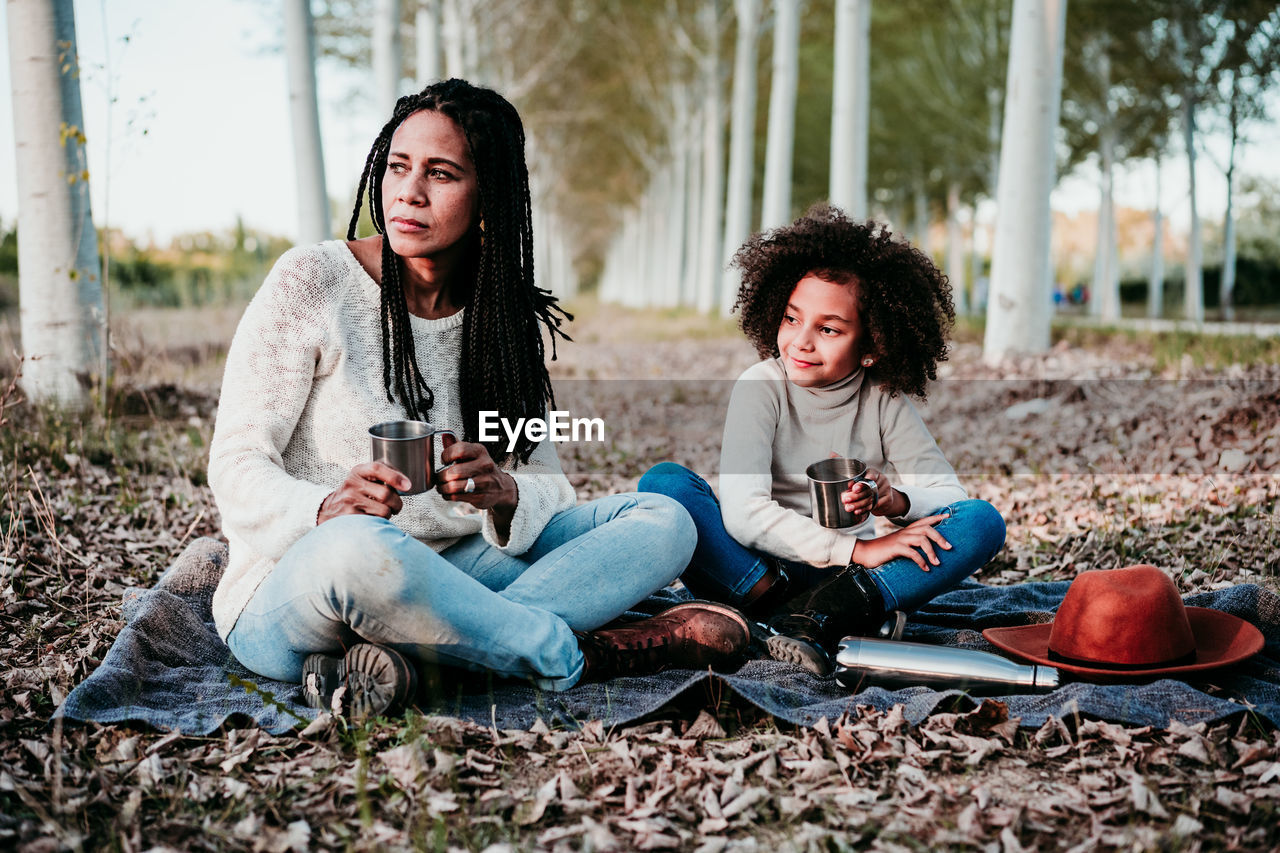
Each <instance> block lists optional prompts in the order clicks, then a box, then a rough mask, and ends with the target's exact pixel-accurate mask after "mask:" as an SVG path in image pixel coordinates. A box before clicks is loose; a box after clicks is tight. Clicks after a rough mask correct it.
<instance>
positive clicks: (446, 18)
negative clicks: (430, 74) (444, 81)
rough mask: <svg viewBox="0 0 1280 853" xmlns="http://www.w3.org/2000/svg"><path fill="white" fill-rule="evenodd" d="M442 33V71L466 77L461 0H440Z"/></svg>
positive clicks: (452, 75)
mask: <svg viewBox="0 0 1280 853" xmlns="http://www.w3.org/2000/svg"><path fill="white" fill-rule="evenodd" d="M441 2H442V3H444V8H443V9H442V10H441V18H442V25H441V26H442V33H443V36H444V38H443V41H444V71H445V74H446V75H448V76H449V77H466V76H467V69H466V63H465V62H464V60H463V44H462V42H463V35H462V8H461V5H460V4H461V0H441Z"/></svg>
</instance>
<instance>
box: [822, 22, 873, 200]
mask: <svg viewBox="0 0 1280 853" xmlns="http://www.w3.org/2000/svg"><path fill="white" fill-rule="evenodd" d="M834 53H835V69H834V72H833V76H834V80H833V82H832V103H831V177H830V189H829V193H828V195H829V197H830V199H831V203H832V204H834V205H836V206H837V207H840V208H843V209H844V210H845V212H846V213H848V214H849V216H850V217H852V218H853V219H865V218H866V216H867V139H868V135H869V124H868V123H869V121H870V100H871V0H836V29H835V51H834Z"/></svg>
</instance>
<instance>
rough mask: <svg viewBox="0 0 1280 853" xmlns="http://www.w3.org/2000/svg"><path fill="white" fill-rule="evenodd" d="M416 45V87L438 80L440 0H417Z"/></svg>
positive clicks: (439, 71)
mask: <svg viewBox="0 0 1280 853" xmlns="http://www.w3.org/2000/svg"><path fill="white" fill-rule="evenodd" d="M414 30H415V31H416V32H415V42H416V47H417V66H418V88H422V87H423V86H425V85H427V84H428V83H430V82H431V81H432V80H439V79H440V75H441V67H440V0H418V12H417V15H416V16H415V17H414Z"/></svg>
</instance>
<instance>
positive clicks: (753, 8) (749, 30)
mask: <svg viewBox="0 0 1280 853" xmlns="http://www.w3.org/2000/svg"><path fill="white" fill-rule="evenodd" d="M734 10H735V13H736V16H737V21H738V35H737V39H736V42H735V45H734V53H733V109H732V119H731V122H730V131H729V178H728V190H727V195H726V199H725V205H724V243H723V251H722V253H721V258H722V261H723V262H722V266H723V268H724V275H723V277H722V279H721V285H720V312H721V313H722V314H728V313H729V310H730V308H732V307H733V303H734V300H735V299H736V298H737V295H738V285H739V283H740V281H741V276H740V275H739V273H738V271H737V270H736V269H731V268H730V267H729V261H730V260H732V259H733V254H734V252H736V251H738V247H739V246H741V245H742V244H743V243H744V242H746V239H747V237H748V236H750V234H751V201H752V199H751V190H752V183H753V180H752V179H753V178H754V176H755V130H756V127H755V125H756V45H757V43H758V42H759V38H760V0H734Z"/></svg>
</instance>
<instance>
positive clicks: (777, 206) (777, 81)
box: [760, 0, 800, 229]
mask: <svg viewBox="0 0 1280 853" xmlns="http://www.w3.org/2000/svg"><path fill="white" fill-rule="evenodd" d="M773 5H774V21H773V78H772V82H771V83H770V91H769V133H768V137H767V139H766V142H765V163H764V201H763V204H762V210H761V214H760V227H761V229H769V228H777V227H778V226H780V225H786V224H787V223H789V222H790V221H791V160H792V154H793V150H794V147H795V131H796V87H797V85H798V84H799V76H800V71H799V56H798V54H799V46H800V0H774V4H773Z"/></svg>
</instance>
